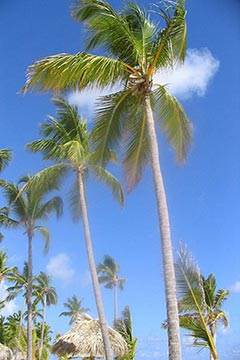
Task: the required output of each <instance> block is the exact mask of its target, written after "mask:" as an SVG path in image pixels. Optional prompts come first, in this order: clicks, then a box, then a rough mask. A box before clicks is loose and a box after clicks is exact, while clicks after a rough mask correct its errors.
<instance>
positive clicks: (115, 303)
mask: <svg viewBox="0 0 240 360" xmlns="http://www.w3.org/2000/svg"><path fill="white" fill-rule="evenodd" d="M117 290H118V289H117V285H114V287H113V301H114V323H115V322H116V320H117V318H118V293H117Z"/></svg>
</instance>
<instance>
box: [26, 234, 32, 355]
mask: <svg viewBox="0 0 240 360" xmlns="http://www.w3.org/2000/svg"><path fill="white" fill-rule="evenodd" d="M32 240H33V236H32V231H28V285H27V312H28V314H27V360H32V271H33V270H32V267H33V265H32Z"/></svg>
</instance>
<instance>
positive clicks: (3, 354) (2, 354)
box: [0, 343, 12, 360]
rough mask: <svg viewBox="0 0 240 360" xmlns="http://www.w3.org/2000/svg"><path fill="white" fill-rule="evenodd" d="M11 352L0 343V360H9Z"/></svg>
mask: <svg viewBox="0 0 240 360" xmlns="http://www.w3.org/2000/svg"><path fill="white" fill-rule="evenodd" d="M11 358H12V350H11V349H9V348H8V347H7V346H5V345H3V344H1V343H0V360H11Z"/></svg>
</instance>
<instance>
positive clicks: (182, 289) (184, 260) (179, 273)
mask: <svg viewBox="0 0 240 360" xmlns="http://www.w3.org/2000/svg"><path fill="white" fill-rule="evenodd" d="M175 272H176V282H177V292H178V296H179V298H185V297H188V296H189V297H191V298H192V303H193V304H194V308H195V309H196V310H195V312H196V313H197V314H198V319H197V321H198V328H199V331H201V333H204V336H205V337H207V343H208V346H209V348H210V351H211V352H212V353H213V354H214V355H215V356H217V350H216V346H215V343H214V338H213V336H212V334H211V332H210V330H209V328H208V324H207V321H206V319H205V316H204V315H205V297H204V289H203V284H202V278H201V274H200V271H199V269H198V267H197V265H196V263H195V262H194V260H193V258H192V256H191V254H190V253H189V252H188V251H187V249H186V248H184V247H182V248H181V249H180V251H179V256H178V261H177V262H176V264H175ZM216 358H217V357H216Z"/></svg>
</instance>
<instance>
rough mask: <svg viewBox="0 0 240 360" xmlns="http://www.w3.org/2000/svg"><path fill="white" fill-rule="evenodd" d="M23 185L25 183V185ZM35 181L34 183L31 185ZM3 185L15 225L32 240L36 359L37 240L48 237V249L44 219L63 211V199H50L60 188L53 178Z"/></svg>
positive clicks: (29, 289)
mask: <svg viewBox="0 0 240 360" xmlns="http://www.w3.org/2000/svg"><path fill="white" fill-rule="evenodd" d="M21 184H22V185H21ZM30 184H31V186H30ZM0 186H1V188H2V190H3V195H4V197H5V198H6V202H7V208H8V210H9V215H10V216H11V225H12V226H14V227H18V228H20V229H23V231H24V234H26V236H27V240H28V266H27V268H26V269H25V275H26V271H27V294H26V298H27V312H28V320H27V336H28V350H27V360H32V315H33V314H32V310H33V309H32V290H33V263H32V261H33V259H32V258H33V239H34V236H35V234H36V233H39V234H40V235H41V236H42V237H43V239H44V240H45V250H47V249H48V246H49V240H50V235H49V232H48V229H47V228H46V227H44V226H42V221H43V220H46V218H48V216H49V215H51V214H52V213H56V215H57V216H60V215H61V213H62V200H61V199H60V198H59V197H57V196H54V197H52V198H50V199H47V196H48V195H49V192H50V191H51V190H54V189H56V188H57V181H55V179H54V181H53V180H52V179H51V180H49V181H46V182H45V184H44V182H42V181H41V179H40V177H39V176H37V175H36V176H32V177H28V176H27V177H24V178H22V179H21V181H20V183H19V185H15V184H13V183H10V182H7V181H1V182H0Z"/></svg>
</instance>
